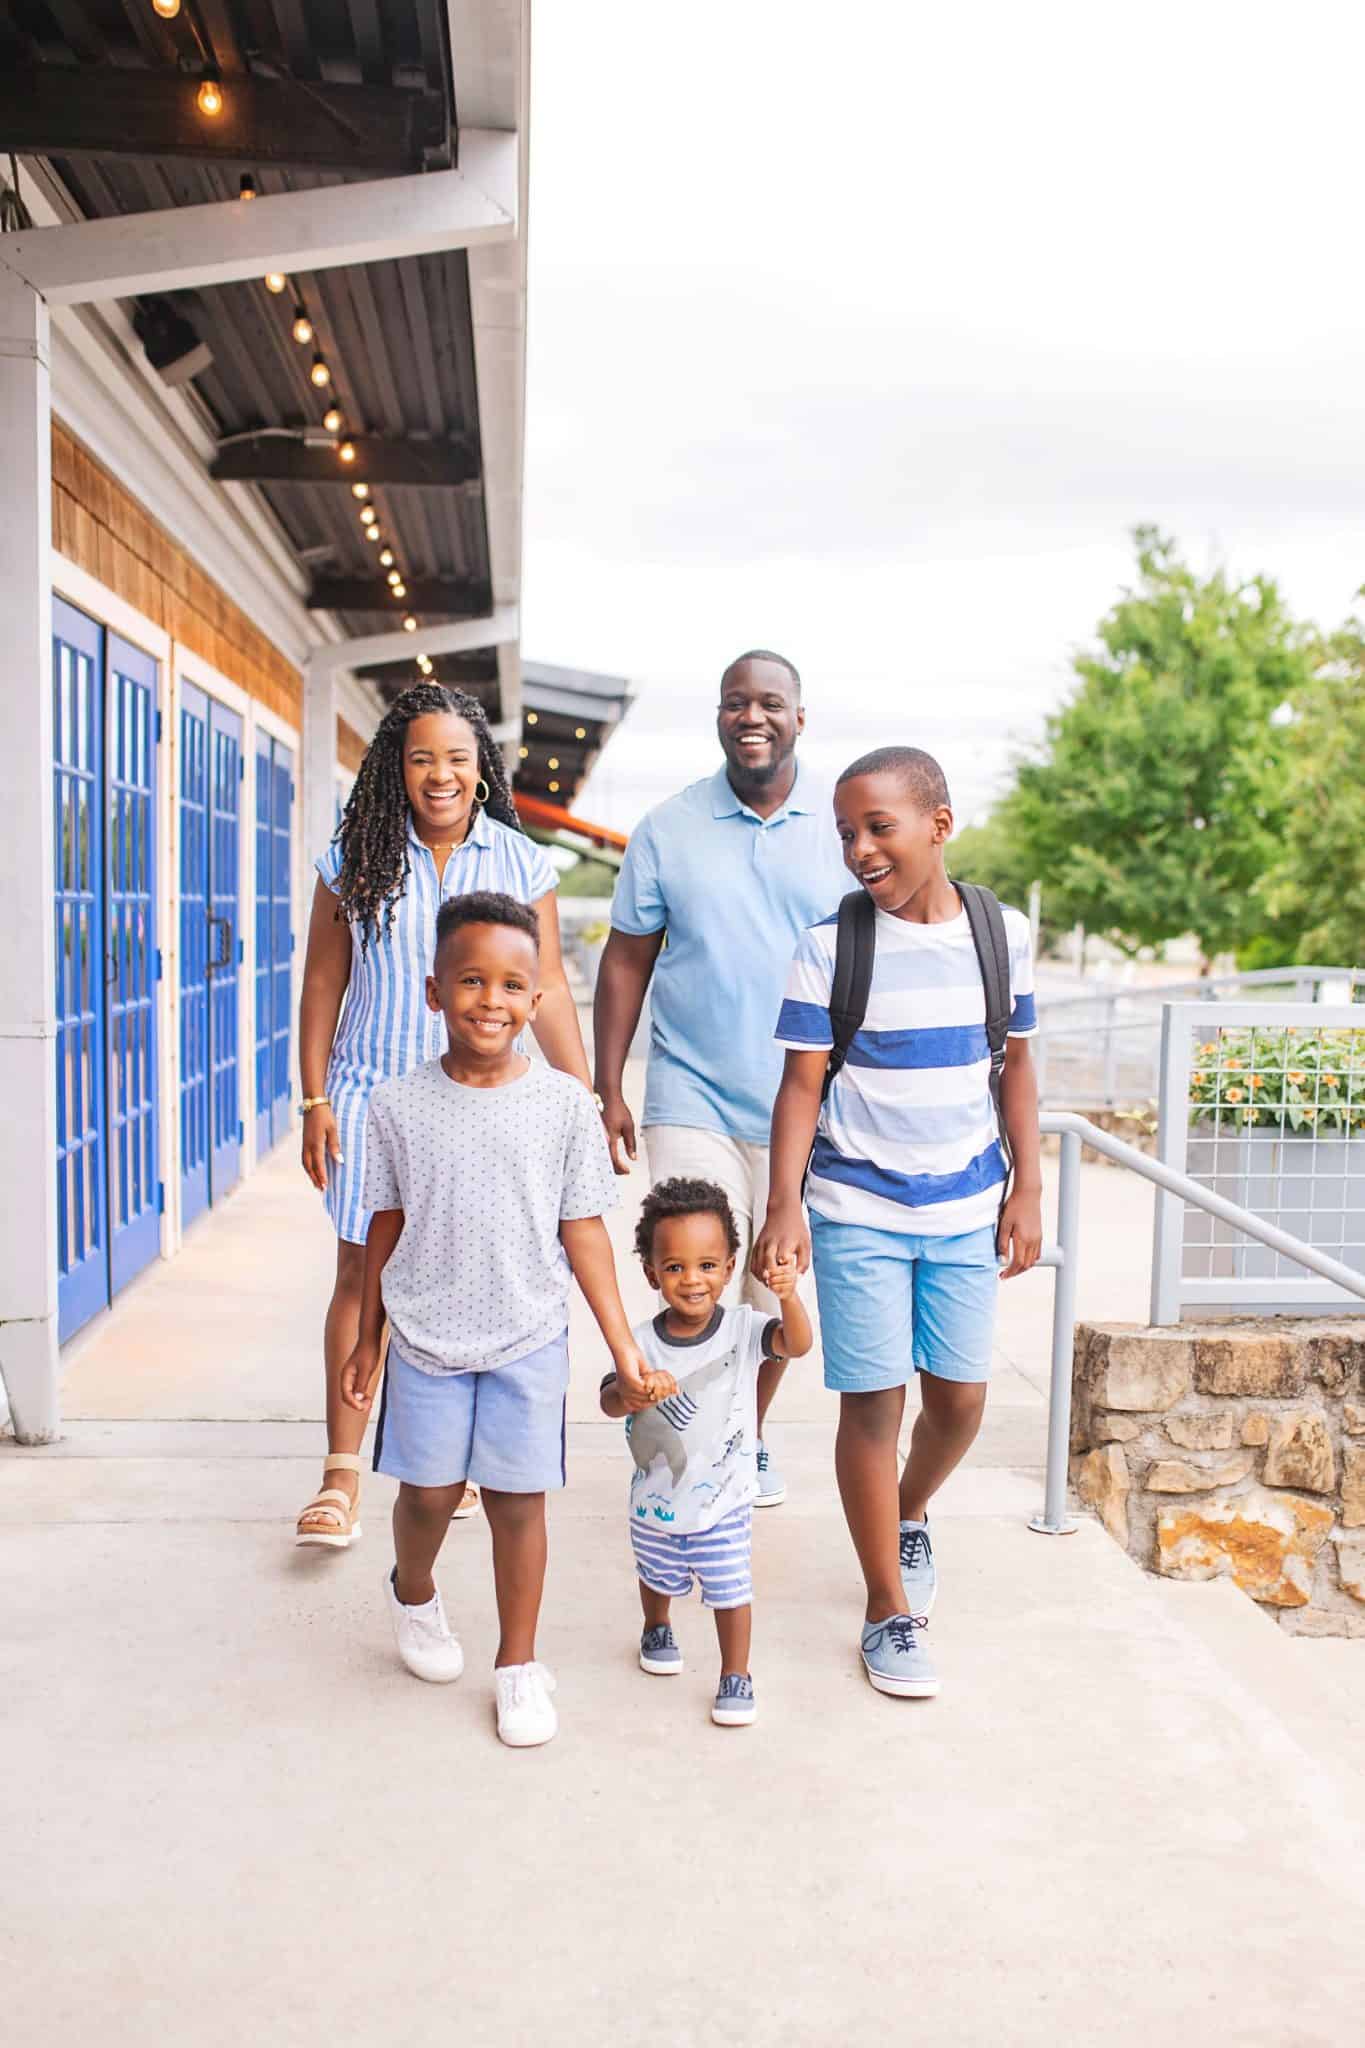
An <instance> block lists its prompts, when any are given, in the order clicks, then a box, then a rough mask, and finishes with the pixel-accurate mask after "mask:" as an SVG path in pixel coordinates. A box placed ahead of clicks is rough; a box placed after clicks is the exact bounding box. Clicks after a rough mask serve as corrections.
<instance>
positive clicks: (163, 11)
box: [152, 0, 180, 21]
mask: <svg viewBox="0 0 1365 2048" xmlns="http://www.w3.org/2000/svg"><path fill="white" fill-rule="evenodd" d="M179 12H180V0H152V13H153V14H159V15H160V16H161V19H162V20H163V21H174V20H175V17H176V15H177V14H179Z"/></svg>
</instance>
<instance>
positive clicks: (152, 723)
mask: <svg viewBox="0 0 1365 2048" xmlns="http://www.w3.org/2000/svg"><path fill="white" fill-rule="evenodd" d="M106 638H107V654H106V683H105V705H106V719H105V744H106V750H107V752H106V760H107V773H106V786H107V793H108V821H109V839H108V845H109V857H108V862H107V874H108V890H107V898H106V920H107V928H108V945H109V956H110V957H109V984H108V991H107V995H108V1002H107V1012H106V1014H107V1028H108V1039H109V1095H108V1109H109V1115H108V1125H109V1151H110V1173H109V1212H110V1213H109V1291H110V1294H111V1296H112V1295H115V1294H117V1293H118V1292H119V1290H120V1288H122V1287H124V1286H126V1285H127V1283H128V1281H129V1280H131V1279H132V1278H133V1276H134V1274H136V1273H140V1272H141V1271H142V1268H143V1267H144V1266H145V1265H146V1264H147V1263H148V1261H149V1260H150V1259H153V1258H155V1256H156V1254H157V1252H158V1251H159V1250H160V1246H161V1201H160V1182H159V1178H158V1170H159V1151H158V1142H157V1140H158V1132H157V1114H156V1091H157V1072H156V663H155V662H154V661H153V660H152V658H151V656H150V655H147V654H144V653H142V651H141V649H139V648H135V647H131V646H129V645H128V644H127V642H126V641H123V640H120V639H118V638H117V637H116V636H115V635H114V634H112V633H110V634H108V635H107V636H106Z"/></svg>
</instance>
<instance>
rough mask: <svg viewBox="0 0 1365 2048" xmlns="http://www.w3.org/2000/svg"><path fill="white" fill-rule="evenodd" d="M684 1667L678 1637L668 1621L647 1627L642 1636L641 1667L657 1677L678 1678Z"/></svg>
mask: <svg viewBox="0 0 1365 2048" xmlns="http://www.w3.org/2000/svg"><path fill="white" fill-rule="evenodd" d="M682 1668H683V1660H682V1651H681V1650H680V1649H679V1648H678V1639H677V1637H676V1636H675V1635H674V1633H673V1631H672V1629H671V1628H670V1627H669V1626H668V1623H667V1622H666V1621H664V1622H660V1624H659V1626H658V1627H657V1628H647V1629H646V1630H645V1632H644V1634H643V1635H642V1636H641V1638H640V1669H641V1670H642V1671H649V1672H652V1674H653V1675H654V1677H655V1678H676V1677H677V1675H678V1673H679V1672H680V1671H681V1670H682Z"/></svg>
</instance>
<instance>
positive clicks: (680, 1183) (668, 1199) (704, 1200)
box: [635, 1175, 739, 1266]
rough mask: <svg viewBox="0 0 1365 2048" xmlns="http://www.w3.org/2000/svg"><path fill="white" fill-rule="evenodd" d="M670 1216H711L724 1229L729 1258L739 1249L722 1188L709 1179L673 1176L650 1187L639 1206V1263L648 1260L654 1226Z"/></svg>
mask: <svg viewBox="0 0 1365 2048" xmlns="http://www.w3.org/2000/svg"><path fill="white" fill-rule="evenodd" d="M670 1216H714V1217H715V1218H716V1220H717V1222H718V1223H719V1224H720V1227H721V1229H722V1230H723V1231H724V1232H725V1244H726V1249H727V1250H728V1251H729V1253H730V1256H731V1257H732V1258H733V1257H734V1255H735V1253H736V1252H737V1251H738V1250H739V1232H738V1230H737V1229H736V1228H735V1216H734V1211H733V1210H732V1209H731V1207H730V1204H729V1201H728V1199H727V1197H726V1193H725V1190H724V1188H719V1187H717V1186H716V1183H715V1182H714V1181H713V1180H687V1179H685V1178H684V1177H683V1176H682V1175H677V1176H676V1177H675V1178H674V1179H673V1180H661V1181H660V1182H659V1183H658V1185H657V1187H652V1188H651V1189H650V1191H649V1193H648V1194H647V1195H646V1196H645V1199H644V1201H643V1203H642V1204H641V1206H640V1220H639V1222H638V1223H637V1224H636V1226H635V1250H636V1252H637V1253H638V1255H639V1258H640V1262H641V1264H642V1265H646V1266H647V1265H649V1264H650V1263H651V1262H652V1260H653V1258H654V1232H655V1229H656V1227H657V1225H659V1224H660V1223H662V1222H663V1221H664V1220H665V1218H667V1217H670Z"/></svg>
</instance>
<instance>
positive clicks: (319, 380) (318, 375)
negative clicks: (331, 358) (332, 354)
mask: <svg viewBox="0 0 1365 2048" xmlns="http://www.w3.org/2000/svg"><path fill="white" fill-rule="evenodd" d="M308 374H309V376H310V377H311V378H312V380H313V382H314V383H315V384H316V385H317V387H318V390H319V391H321V390H322V388H323V386H324V385H326V384H330V383H331V381H332V373H331V371H330V370H329V369H328V367H327V364H326V362H325V360H324V359H323V357H322V356H314V358H313V367H312V369H311V370H310V371H309V372H308Z"/></svg>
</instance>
